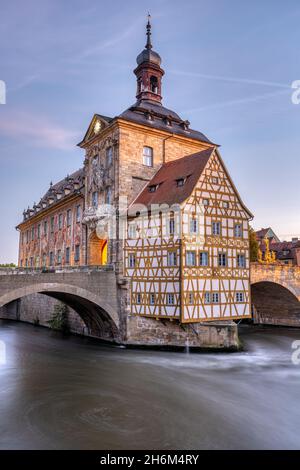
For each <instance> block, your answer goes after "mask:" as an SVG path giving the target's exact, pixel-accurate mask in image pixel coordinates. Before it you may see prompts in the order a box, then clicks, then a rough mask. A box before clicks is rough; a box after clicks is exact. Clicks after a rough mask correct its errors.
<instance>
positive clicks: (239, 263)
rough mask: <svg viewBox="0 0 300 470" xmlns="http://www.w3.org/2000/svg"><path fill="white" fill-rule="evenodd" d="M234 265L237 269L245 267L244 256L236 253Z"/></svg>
mask: <svg viewBox="0 0 300 470" xmlns="http://www.w3.org/2000/svg"><path fill="white" fill-rule="evenodd" d="M241 260H242V263H241ZM236 264H237V267H238V268H245V267H246V256H245V255H244V254H243V253H238V255H237V260H236Z"/></svg>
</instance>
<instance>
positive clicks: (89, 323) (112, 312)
mask: <svg viewBox="0 0 300 470" xmlns="http://www.w3.org/2000/svg"><path fill="white" fill-rule="evenodd" d="M34 294H44V295H47V296H50V297H52V298H54V299H57V300H60V301H62V302H64V303H65V304H67V305H68V306H69V307H71V308H72V309H73V310H75V312H76V313H77V314H78V315H79V316H80V317H81V319H82V320H83V322H84V324H85V325H86V327H87V330H88V334H89V335H90V336H95V337H98V338H99V337H100V338H103V339H108V340H114V341H117V342H118V341H119V340H120V326H121V325H120V318H119V314H118V303H117V302H118V301H117V299H118V296H117V285H116V276H115V272H114V270H113V267H111V266H109V265H107V266H105V267H99V268H95V267H93V268H89V267H82V268H76V269H74V268H64V269H61V270H55V271H53V272H50V271H42V270H35V269H33V270H28V269H27V270H22V269H11V270H10V269H2V270H0V318H1V310H2V312H3V309H5V308H7V307H9V306H11V305H14V304H15V303H16V302H18V300H19V299H22V298H24V297H26V296H32V295H34Z"/></svg>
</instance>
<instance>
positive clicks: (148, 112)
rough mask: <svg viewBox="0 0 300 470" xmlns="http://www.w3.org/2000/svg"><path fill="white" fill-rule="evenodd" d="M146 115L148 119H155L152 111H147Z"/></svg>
mask: <svg viewBox="0 0 300 470" xmlns="http://www.w3.org/2000/svg"><path fill="white" fill-rule="evenodd" d="M145 117H146V119H147V121H153V114H152V113H151V112H150V111H147V112H146V113H145Z"/></svg>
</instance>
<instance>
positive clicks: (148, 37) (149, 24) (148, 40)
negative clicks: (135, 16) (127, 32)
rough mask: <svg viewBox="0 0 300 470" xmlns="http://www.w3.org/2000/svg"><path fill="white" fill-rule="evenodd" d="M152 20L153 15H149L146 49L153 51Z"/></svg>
mask: <svg viewBox="0 0 300 470" xmlns="http://www.w3.org/2000/svg"><path fill="white" fill-rule="evenodd" d="M150 19H151V15H150V13H148V22H147V26H146V30H147V33H146V35H147V43H146V46H145V48H146V49H148V50H149V49H152V44H151V23H150Z"/></svg>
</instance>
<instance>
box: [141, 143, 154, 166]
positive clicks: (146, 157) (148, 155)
mask: <svg viewBox="0 0 300 470" xmlns="http://www.w3.org/2000/svg"><path fill="white" fill-rule="evenodd" d="M143 165H146V166H153V148H152V147H144V148H143Z"/></svg>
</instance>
